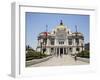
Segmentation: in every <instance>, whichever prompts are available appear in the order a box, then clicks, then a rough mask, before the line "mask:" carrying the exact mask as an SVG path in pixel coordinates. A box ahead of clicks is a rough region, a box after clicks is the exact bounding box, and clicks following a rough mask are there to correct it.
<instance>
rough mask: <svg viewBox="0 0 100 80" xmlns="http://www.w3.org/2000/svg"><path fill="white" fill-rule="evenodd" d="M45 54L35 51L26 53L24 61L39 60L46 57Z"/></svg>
mask: <svg viewBox="0 0 100 80" xmlns="http://www.w3.org/2000/svg"><path fill="white" fill-rule="evenodd" d="M47 56H48V55H47V54H44V53H41V52H35V51H28V52H27V53H26V61H28V60H32V59H40V58H44V57H47Z"/></svg>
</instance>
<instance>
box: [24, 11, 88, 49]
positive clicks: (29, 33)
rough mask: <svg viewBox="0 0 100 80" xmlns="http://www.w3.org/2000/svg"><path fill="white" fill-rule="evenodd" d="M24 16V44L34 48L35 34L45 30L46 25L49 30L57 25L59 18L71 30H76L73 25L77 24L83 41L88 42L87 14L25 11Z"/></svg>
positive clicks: (35, 44)
mask: <svg viewBox="0 0 100 80" xmlns="http://www.w3.org/2000/svg"><path fill="white" fill-rule="evenodd" d="M25 16H26V19H25V20H26V45H30V46H31V47H32V48H34V49H35V48H36V46H37V36H38V34H39V33H40V32H43V31H46V25H48V31H49V32H50V31H52V29H54V28H55V27H56V26H57V25H59V23H60V20H62V21H63V24H64V25H65V26H67V27H68V28H69V29H70V30H71V31H72V32H75V31H76V30H75V25H77V30H78V32H82V33H83V35H84V39H85V40H84V41H85V43H87V42H89V15H75V14H50V13H33V12H26V14H25Z"/></svg>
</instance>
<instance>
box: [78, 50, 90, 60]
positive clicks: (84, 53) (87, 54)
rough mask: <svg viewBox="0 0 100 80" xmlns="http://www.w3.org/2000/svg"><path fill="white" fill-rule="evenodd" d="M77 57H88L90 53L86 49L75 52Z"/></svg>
mask: <svg viewBox="0 0 100 80" xmlns="http://www.w3.org/2000/svg"><path fill="white" fill-rule="evenodd" d="M77 56H78V57H83V58H90V53H89V51H88V50H85V51H82V52H80V53H78V54H77Z"/></svg>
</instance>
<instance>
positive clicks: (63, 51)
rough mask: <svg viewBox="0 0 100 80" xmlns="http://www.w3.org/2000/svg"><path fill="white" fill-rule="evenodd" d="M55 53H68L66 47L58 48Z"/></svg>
mask: <svg viewBox="0 0 100 80" xmlns="http://www.w3.org/2000/svg"><path fill="white" fill-rule="evenodd" d="M55 53H56V54H57V55H61V54H66V48H56V51H55Z"/></svg>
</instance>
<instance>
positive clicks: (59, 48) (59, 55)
mask: <svg viewBox="0 0 100 80" xmlns="http://www.w3.org/2000/svg"><path fill="white" fill-rule="evenodd" d="M59 56H60V48H59Z"/></svg>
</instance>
